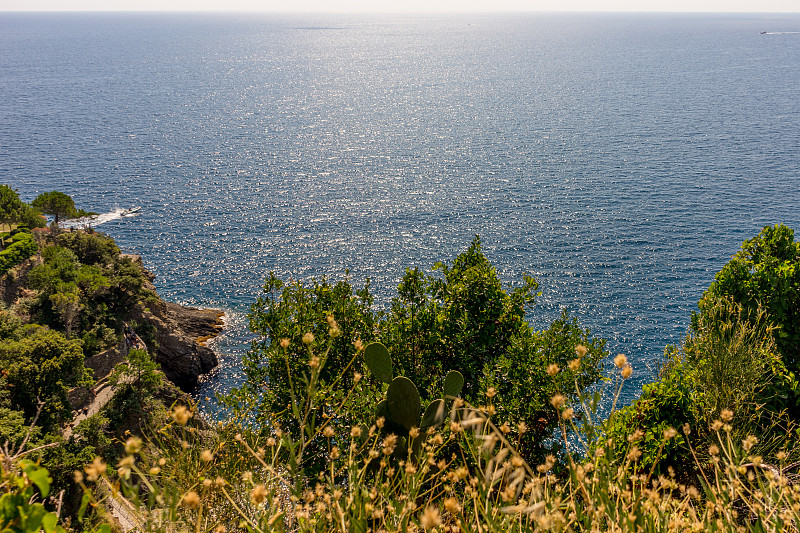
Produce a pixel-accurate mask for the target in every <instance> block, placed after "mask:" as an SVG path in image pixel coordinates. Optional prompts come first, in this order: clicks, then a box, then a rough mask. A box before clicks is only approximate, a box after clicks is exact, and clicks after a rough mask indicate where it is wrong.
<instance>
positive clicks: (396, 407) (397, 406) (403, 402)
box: [386, 376, 420, 430]
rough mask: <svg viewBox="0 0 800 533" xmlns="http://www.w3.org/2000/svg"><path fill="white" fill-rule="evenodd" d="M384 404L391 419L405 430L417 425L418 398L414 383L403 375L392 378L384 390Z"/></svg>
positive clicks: (418, 414)
mask: <svg viewBox="0 0 800 533" xmlns="http://www.w3.org/2000/svg"><path fill="white" fill-rule="evenodd" d="M386 404H387V406H388V408H389V416H390V417H391V419H392V420H393V421H395V422H397V423H398V424H400V425H401V426H403V427H404V428H405V429H406V430H409V429H411V428H412V427H419V416H420V398H419V391H417V387H416V385H414V383H413V382H412V381H411V380H410V379H408V378H407V377H404V376H398V377H396V378H394V379H393V380H392V383H391V384H390V385H389V390H387V391H386Z"/></svg>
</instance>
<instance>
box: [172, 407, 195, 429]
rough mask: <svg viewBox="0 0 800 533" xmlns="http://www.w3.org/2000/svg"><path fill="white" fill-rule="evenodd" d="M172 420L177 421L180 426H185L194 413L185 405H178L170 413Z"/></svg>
mask: <svg viewBox="0 0 800 533" xmlns="http://www.w3.org/2000/svg"><path fill="white" fill-rule="evenodd" d="M170 416H171V417H172V420H174V421H175V423H176V424H178V425H180V426H185V425H186V424H187V422H189V419H190V418H192V412H191V411H189V409H187V408H186V406H185V405H176V406H175V407H173V408H172V412H171V413H170Z"/></svg>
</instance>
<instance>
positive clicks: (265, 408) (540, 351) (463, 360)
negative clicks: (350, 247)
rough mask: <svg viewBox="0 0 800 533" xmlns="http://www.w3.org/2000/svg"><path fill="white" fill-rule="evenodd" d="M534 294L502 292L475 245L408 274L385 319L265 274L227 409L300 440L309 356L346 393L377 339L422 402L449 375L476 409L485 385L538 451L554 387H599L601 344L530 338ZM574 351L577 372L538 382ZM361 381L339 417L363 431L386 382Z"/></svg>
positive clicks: (325, 288)
mask: <svg viewBox="0 0 800 533" xmlns="http://www.w3.org/2000/svg"><path fill="white" fill-rule="evenodd" d="M537 288H538V284H537V283H536V281H535V280H534V279H533V278H530V277H525V278H524V280H523V283H522V284H521V286H520V287H518V288H515V289H513V290H511V291H506V290H505V289H503V287H502V283H501V281H500V279H499V278H498V276H497V272H496V271H495V269H494V267H492V265H491V264H490V262H489V261H488V259H487V258H486V256H485V255H484V254H483V252H482V251H481V243H480V239H478V238H477V237H476V238H475V240H473V242H472V244H471V245H470V246H469V248H468V249H467V250H466V251H465V252H464V253H462V254H460V255H459V256H458V257H456V258H455V259H454V261H453V263H452V264H451V265H445V264H442V263H439V264H437V265H436V266H435V272H434V274H431V275H426V274H424V273H422V272H421V271H419V270H418V269H409V270H408V271H407V272H406V275H405V276H404V277H403V280H402V282H401V283H400V286H399V289H398V297H397V298H395V299H393V300H392V306H391V309H390V311H389V312H388V313H381V312H377V311H375V310H373V307H372V296H371V295H370V294H369V291H368V286H366V287H364V289H362V290H361V291H358V292H355V293H354V291H353V289H352V287H351V286H350V284H349V282H347V281H343V282H339V283H336V284H331V283H329V282H328V281H327V280H325V279H323V280H322V281H313V282H312V284H311V285H310V286H305V285H303V284H301V283H299V282H293V283H289V284H284V283H283V282H282V281H280V280H279V279H277V278H276V277H275V275H274V274H270V276H269V278H268V279H267V282H266V284H265V286H264V295H263V296H262V297H261V298H259V300H258V302H257V303H256V304H255V305H254V306H253V308H252V311H251V315H250V324H251V329H252V330H253V331H254V332H255V333H256V334H258V335H259V336H260V337H259V339H258V340H256V341H255V342H254V344H253V348H252V349H251V350H250V351H249V352H248V353H247V355H246V356H245V357H244V371H245V376H246V381H245V384H244V385H243V386H242V387H241V388H240V389H238V390H237V391H234V393H233V394H232V395H231V396H230V397H229V402H230V403H231V404H233V405H234V406H235V407H237V408H238V409H239V410H240V411H241V410H242V409H245V408H246V406H247V407H248V408H249V409H252V410H250V411H248V412H249V413H250V414H251V415H252V418H251V419H250V420H257V421H258V422H260V423H261V424H262V427H263V425H264V424H267V425H269V424H271V423H272V424H274V423H278V424H280V425H281V427H283V429H284V430H286V429H288V430H290V431H292V432H293V434H297V433H298V432H299V430H300V428H298V427H293V426H292V425H291V424H292V422H293V421H292V416H291V407H292V404H293V397H292V394H293V387H292V380H294V384H295V385H297V383H298V379H300V376H302V375H303V374H307V373H308V370H309V368H310V367H311V365H313V364H317V363H315V362H314V360H313V358H314V355H315V354H323V353H325V354H326V355H325V356H324V357H325V360H324V366H323V367H322V369H321V371H320V373H319V378H320V383H322V384H331V383H333V382H334V381H335V380H337V379H338V380H339V381H337V384H339V385H340V389H341V390H343V391H348V390H350V388H351V387H352V386H354V380H353V372H359V373H363V372H365V368H364V364H363V357H362V356H361V355H360V354H359V353H358V351H357V347H356V346H355V345H354V343H355V342H356V341H359V340H360V341H361V343H363V345H366V344H367V343H368V342H371V341H373V340H379V341H381V342H383V343H384V344H385V345H386V347H387V348H388V350H389V353H390V354H391V358H392V361H393V366H394V369H393V370H394V375H395V376H405V377H407V378H409V379H411V380H412V381H413V382H414V383H415V384H416V386H417V388H418V389H419V391H420V393H421V396H422V398H425V399H432V398H437V397H440V396H441V395H442V393H443V383H444V377H445V375H446V374H447V372H448V371H450V370H457V371H459V372H461V373H462V374H463V376H464V377H465V385H464V387H463V389H462V396H463V397H464V398H465V399H467V400H468V401H470V402H472V403H474V404H478V403H479V402H480V403H483V401H484V400H485V396H484V395H483V393H484V392H486V391H487V389H488V388H489V387H495V389H497V390H499V391H501V395H500V398H501V401H502V402H503V405H507V407H504V413H505V414H508V415H509V416H510V417H512V419H513V420H514V421H515V422H525V423H526V424H527V425H528V426H530V427H531V428H532V430H531V431H530V432H529V435H528V437H526V438H527V441H526V443H527V446H528V448H527V450H528V451H530V453H532V454H534V453H539V454H540V453H543V450H544V449H545V448H544V446H542V445H540V444H541V443H537V442H535V441H536V440H537V439H539V440H541V439H544V438H545V437H546V436H548V435H549V433H551V432H552V429H553V428H554V427H555V425H556V421H557V420H558V418H557V416H555V411H554V410H553V408H552V407H551V406H550V405H549V400H550V397H551V396H552V395H553V394H554V392H555V391H557V390H558V388H559V386H561V385H564V386H566V385H569V389H572V388H574V381H575V379H574V378H577V380H578V382H579V384H580V385H581V386H589V385H591V384H594V383H596V382H597V380H598V379H600V366H599V362H600V359H601V358H602V357H604V356H605V355H607V354H606V352H605V351H604V343H603V341H602V340H599V339H593V338H591V337H590V335H589V332H588V331H586V330H583V329H582V328H580V327H579V326H578V325H577V324H576V323H575V321H574V320H569V319H568V318H567V317H566V316H564V317H562V319H560V320H558V321H556V322H555V323H554V324H553V325H552V326H551V327H550V328H549V329H548V330H545V331H542V332H535V331H533V330H532V329H531V327H530V325H529V324H528V323H527V321H526V319H525V309H526V308H527V307H528V306H530V305H532V304H533V301H534V298H535V294H534V292H535V291H536V290H537ZM334 322H335V327H333V326H332V323H334ZM307 333H311V334H312V335H313V340H312V338H311V336H308V337H306V339H307V341H309V342H310V345H307V344H308V343H304V342H303V338H304V336H305V335H306V334H307ZM332 333H333V334H332ZM581 344H582V345H585V346H586V347H587V354H586V355H585V356H584V357H583V359H582V362H581V366H580V369H579V370H577V371H576V372H574V373H571V374H570V375H569V376H566V374H565V375H564V377H563V379H562V380H561V381H563V383H561V381H558V380H554V379H552V378H551V377H550V376H547V375H546V371H547V366H548V365H549V364H552V363H557V364H560V365H566V362H567V361H569V360H571V359H574V358H575V357H576V355H575V350H576V347H577V346H578V345H581ZM326 350H327V351H326ZM368 378H369V379H365V380H362V381H361V382H360V383H358V384H357V385H355V386H356V389H357V390H358V392H357V393H354V394H353V395H351V396H358V398H355V399H352V400H348V403H347V409H349V410H350V411H349V412H347V413H345V414H340V416H343V417H344V418H347V420H346V423H370V422H371V421H372V419H373V418H374V416H375V414H374V409H375V405H376V404H377V401H375V400H376V399H377V398H380V397H382V395H383V392H384V390H383V389H384V388H385V387H386V385H384V384H383V383H381V382H379V381H378V380H377V379H375V378H374V376H373V377H371V378H370V377H369V375H368ZM320 388H323V386H322V385H321V386H320ZM567 394H569V391H567ZM326 401H327V402H328V403H331V399H330V398H327V399H320V401H319V402H317V403H316V405H318V406H319V409H320V415H321V416H323V417H324V415H325V414H326V413H325V407H324V405H325V403H326ZM333 403H336V402H333ZM539 419H542V420H543V422H542V423H540V422H539ZM534 426H535V427H534ZM309 455H312V456H313V453H311V454H309Z"/></svg>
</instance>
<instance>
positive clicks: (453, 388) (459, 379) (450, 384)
mask: <svg viewBox="0 0 800 533" xmlns="http://www.w3.org/2000/svg"><path fill="white" fill-rule="evenodd" d="M463 386H464V376H463V375H462V374H461V372H459V371H458V370H451V371H450V372H448V373H447V376H445V378H444V396H445V398H446V397H448V396H451V397H454V398H455V397H456V396H458V395H459V394H461V388H462V387H463Z"/></svg>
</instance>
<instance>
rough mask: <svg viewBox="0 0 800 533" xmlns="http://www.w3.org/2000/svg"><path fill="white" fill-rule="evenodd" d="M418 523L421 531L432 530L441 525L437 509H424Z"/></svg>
mask: <svg viewBox="0 0 800 533" xmlns="http://www.w3.org/2000/svg"><path fill="white" fill-rule="evenodd" d="M419 522H420V524H421V525H422V527H423V529H433V528H435V527H437V526H440V525H442V518H441V516H439V509H437V508H436V507H430V506H428V507H426V508H425V510H424V511H423V512H422V516H421V517H420V519H419Z"/></svg>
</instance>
